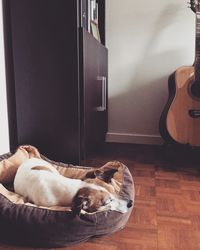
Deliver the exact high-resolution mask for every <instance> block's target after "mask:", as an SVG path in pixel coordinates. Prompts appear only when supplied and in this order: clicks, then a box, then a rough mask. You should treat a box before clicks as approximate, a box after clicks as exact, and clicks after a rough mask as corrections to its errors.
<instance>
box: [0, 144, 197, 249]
mask: <svg viewBox="0 0 200 250" xmlns="http://www.w3.org/2000/svg"><path fill="white" fill-rule="evenodd" d="M114 159H115V160H119V161H122V162H123V163H124V164H126V165H127V166H128V167H129V169H130V171H131V173H132V175H133V177H134V180H135V189H136V199H135V208H134V210H133V213H132V215H131V217H130V220H129V222H128V224H127V226H126V227H125V229H123V230H122V231H119V232H117V233H115V234H113V235H110V236H105V237H101V238H94V239H91V240H89V241H88V242H85V243H81V244H78V245H75V246H72V247H68V248H61V250H64V249H68V250H200V163H199V164H198V163H195V164H193V163H189V162H179V161H177V162H176V163H175V162H172V161H171V162H169V161H168V160H166V159H164V158H163V154H162V150H161V148H160V147H152V146H129V145H124V146H123V145H111V146H110V147H108V148H107V149H106V150H105V152H103V153H102V154H100V155H98V156H95V157H94V158H92V159H90V160H88V161H87V165H91V166H101V165H103V164H104V163H106V162H107V161H109V160H114ZM19 249H24V250H25V249H26V250H28V249H31V248H20V247H13V246H8V245H0V250H19Z"/></svg>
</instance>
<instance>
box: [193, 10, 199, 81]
mask: <svg viewBox="0 0 200 250" xmlns="http://www.w3.org/2000/svg"><path fill="white" fill-rule="evenodd" d="M194 67H195V79H196V80H199V81H200V12H196V44H195V65H194Z"/></svg>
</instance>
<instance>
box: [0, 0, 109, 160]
mask: <svg viewBox="0 0 200 250" xmlns="http://www.w3.org/2000/svg"><path fill="white" fill-rule="evenodd" d="M80 4H81V1H80V0H67V1H66V0H17V1H16V0H4V1H3V7H4V27H5V47H6V65H7V86H8V87H7V88H8V106H9V127H10V131H11V132H10V135H11V136H10V144H11V149H15V148H16V146H18V145H21V144H32V145H35V146H36V147H38V148H39V150H40V151H41V152H42V153H43V154H45V155H46V156H48V157H49V158H51V159H54V160H56V161H63V162H68V163H80V160H81V158H83V156H84V155H87V154H86V149H87V147H86V146H85V142H86V141H87V140H85V139H84V138H86V137H87V135H85V129H84V126H85V123H84V121H85V116H87V114H86V113H84V110H85V108H84V105H85V102H84V100H85V97H84V93H85V89H84V88H85V87H87V83H86V84H84V79H83V75H84V76H85V75H86V74H87V73H86V72H84V69H83V64H82V60H81V58H83V57H84V56H85V55H83V51H82V49H81V48H83V46H82V42H83V40H84V39H83V37H80V34H81V33H80V29H81V27H79V23H80V17H79V9H80ZM85 32H86V33H88V32H87V31H85ZM88 35H89V36H91V39H92V40H95V39H94V38H93V37H92V35H91V34H89V33H88ZM82 36H83V32H82ZM80 41H82V42H80ZM95 41H96V40H95ZM96 42H97V41H96ZM97 43H98V42H97ZM101 46H102V47H103V45H101ZM104 48H105V47H104ZM105 50H106V49H105ZM96 51H98V48H93V51H88V52H89V53H92V54H93V56H94V57H95V53H96ZM86 53H87V52H86ZM96 56H98V55H96ZM88 59H89V58H88ZM90 59H92V58H90ZM105 63H106V64H107V62H105ZM106 67H107V66H106ZM91 70H93V69H91ZM97 76H98V72H97V75H96V78H97ZM87 98H90V97H87ZM105 122H107V121H106V120H105ZM103 140H105V133H104V139H103Z"/></svg>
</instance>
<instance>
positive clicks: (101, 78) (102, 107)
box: [97, 76, 107, 112]
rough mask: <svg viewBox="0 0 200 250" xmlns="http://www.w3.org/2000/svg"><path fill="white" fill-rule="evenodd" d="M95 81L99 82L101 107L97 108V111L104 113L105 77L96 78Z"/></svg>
mask: <svg viewBox="0 0 200 250" xmlns="http://www.w3.org/2000/svg"><path fill="white" fill-rule="evenodd" d="M97 81H101V91H102V92H101V106H99V107H97V111H100V112H102V111H105V110H106V105H107V100H106V97H107V86H106V84H107V79H106V77H105V76H98V77H97Z"/></svg>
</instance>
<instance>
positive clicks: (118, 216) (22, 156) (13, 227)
mask: <svg viewBox="0 0 200 250" xmlns="http://www.w3.org/2000/svg"><path fill="white" fill-rule="evenodd" d="M31 157H39V158H40V157H41V158H43V159H44V160H46V161H48V162H50V163H51V164H52V165H53V166H54V167H55V168H56V169H57V170H58V171H59V172H60V173H61V174H62V175H64V176H68V177H70V178H79V179H85V178H100V177H99V176H98V173H101V174H102V173H103V176H104V177H105V178H104V179H105V181H106V182H109V178H110V177H112V184H110V185H113V186H114V189H115V192H116V194H118V195H120V196H121V197H123V198H125V199H127V200H132V201H134V185H133V179H132V176H131V174H130V172H129V170H128V168H127V167H126V166H125V165H123V164H122V163H120V162H117V161H115V162H108V163H107V164H105V165H104V166H102V167H101V168H88V167H78V166H73V165H68V164H64V163H58V162H54V161H51V160H49V159H47V158H46V157H44V156H41V155H40V154H39V152H38V151H37V149H36V148H34V147H32V146H21V147H19V148H18V149H17V150H16V152H15V153H14V154H12V153H8V154H4V155H2V156H0V241H4V242H5V241H6V242H9V243H14V244H20V245H29V246H35V247H61V246H68V245H71V244H74V243H78V242H82V241H85V240H87V239H89V238H91V237H93V236H100V235H106V234H111V233H114V232H116V231H118V230H120V229H122V228H124V227H125V225H126V223H127V221H128V218H129V216H130V214H131V211H132V209H133V206H132V207H130V208H129V210H128V212H127V213H124V214H122V213H119V212H116V211H110V210H107V211H101V212H95V213H81V214H80V215H77V214H76V215H75V214H74V213H73V212H72V211H71V209H70V208H69V207H50V208H47V207H38V206H35V205H34V204H31V203H27V202H26V201H25V200H24V199H23V197H21V196H19V195H17V194H15V193H14V191H13V180H14V177H15V174H16V171H17V168H18V167H19V165H20V164H21V163H22V162H23V161H25V160H27V159H28V158H31ZM110 174H112V176H109V175H110ZM101 176H102V175H101ZM30 188H31V187H30Z"/></svg>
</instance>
